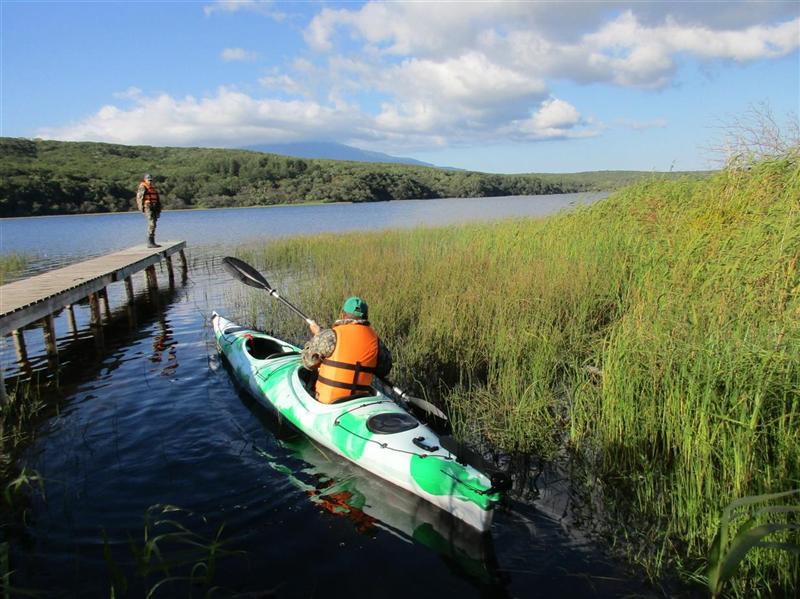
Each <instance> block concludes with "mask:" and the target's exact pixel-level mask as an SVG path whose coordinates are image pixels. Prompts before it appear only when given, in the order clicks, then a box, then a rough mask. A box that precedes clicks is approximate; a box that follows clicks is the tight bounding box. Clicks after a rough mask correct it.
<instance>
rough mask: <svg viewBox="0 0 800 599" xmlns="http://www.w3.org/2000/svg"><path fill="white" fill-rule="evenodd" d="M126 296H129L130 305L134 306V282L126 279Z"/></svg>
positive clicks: (128, 278)
mask: <svg viewBox="0 0 800 599" xmlns="http://www.w3.org/2000/svg"><path fill="white" fill-rule="evenodd" d="M125 295H127V296H128V305H133V281H132V280H131V278H130V277H125Z"/></svg>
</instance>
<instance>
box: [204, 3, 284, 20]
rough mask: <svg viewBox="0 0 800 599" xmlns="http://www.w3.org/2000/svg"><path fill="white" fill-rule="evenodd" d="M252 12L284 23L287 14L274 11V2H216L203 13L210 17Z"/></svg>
mask: <svg viewBox="0 0 800 599" xmlns="http://www.w3.org/2000/svg"><path fill="white" fill-rule="evenodd" d="M239 11H251V12H257V13H260V14H262V15H265V16H268V17H271V18H272V19H275V20H276V21H282V20H284V19H285V18H286V14H285V13H283V12H280V11H277V10H273V2H272V0H215V1H214V2H213V3H211V4H206V5H205V6H204V7H203V13H204V14H205V15H206V16H207V17H208V16H211V15H213V14H214V13H223V12H228V13H232V12H239Z"/></svg>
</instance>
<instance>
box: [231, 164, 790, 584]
mask: <svg viewBox="0 0 800 599" xmlns="http://www.w3.org/2000/svg"><path fill="white" fill-rule="evenodd" d="M798 198H800V164H798V161H797V156H796V155H789V156H786V157H784V158H779V159H771V160H764V161H762V162H760V163H758V164H755V165H753V166H751V167H749V168H729V169H727V170H724V171H722V172H721V173H719V174H717V175H715V176H714V177H713V178H710V179H707V180H702V181H697V180H689V179H682V180H669V181H668V180H657V181H649V182H645V183H641V184H637V185H634V186H632V187H630V188H627V189H625V190H623V191H621V192H619V193H617V194H615V195H613V196H612V197H610V198H609V199H607V200H605V201H602V202H599V203H597V204H595V205H593V206H590V207H582V208H578V209H576V210H574V211H571V212H568V213H564V214H561V215H558V216H555V217H552V218H548V219H543V220H524V221H514V222H503V223H495V224H482V225H467V226H454V227H448V228H441V229H418V230H414V231H390V232H381V233H371V234H365V233H357V234H350V235H338V236H334V235H323V236H315V237H302V238H293V239H288V240H282V241H277V242H274V243H271V244H270V245H268V246H266V247H265V248H258V249H252V250H251V249H246V250H245V249H243V250H242V253H243V254H244V255H245V256H244V257H246V258H248V259H250V260H253V261H254V263H255V264H257V265H258V266H259V267H261V268H263V269H265V271H267V272H269V273H270V276H271V278H272V280H274V282H275V283H279V284H278V286H279V287H280V288H282V289H283V291H284V292H285V293H287V294H291V296H292V297H293V298H296V299H297V302H298V303H299V305H301V306H303V308H304V309H305V310H306V311H307V312H308V313H310V314H313V315H314V316H315V317H316V318H317V319H318V320H320V321H324V322H327V323H328V324H330V323H331V321H332V320H333V319H334V318H335V316H336V312H337V310H338V307H339V305H340V302H341V301H342V298H344V297H346V296H348V295H351V294H358V295H361V296H363V297H364V298H366V299H367V300H368V301H369V303H370V306H371V310H370V313H371V319H372V321H373V324H374V325H375V326H376V328H377V330H378V331H379V333H380V334H381V335H382V337H383V338H384V339H385V341H386V342H387V344H388V345H389V346H390V347H391V348H392V350H393V353H394V358H395V371H394V373H393V378H395V379H397V380H398V382H400V383H402V384H403V385H406V386H409V387H410V388H412V389H413V390H414V391H416V392H423V391H427V392H431V393H432V394H433V397H432V399H434V400H435V401H438V402H440V403H442V404H444V405H446V406H447V407H448V409H449V412H450V414H451V415H452V416H453V419H454V421H455V422H456V424H457V425H458V426H459V427H460V429H461V430H460V432H461V434H462V435H467V436H472V437H473V439H477V438H480V439H481V440H484V441H489V442H491V443H492V444H494V445H495V446H497V447H502V448H505V449H508V450H515V451H530V452H535V453H536V454H538V455H540V456H544V457H548V456H554V455H555V454H556V452H557V451H559V450H560V449H561V448H563V447H567V448H568V449H569V450H571V452H572V453H573V455H575V456H578V457H579V459H583V460H587V461H589V462H590V463H591V464H593V468H594V469H595V471H596V473H597V475H598V476H599V478H600V480H601V481H603V491H604V497H605V498H606V500H607V501H608V504H609V506H610V509H611V512H612V513H615V514H617V517H618V521H619V530H620V535H621V537H623V538H625V539H627V540H628V543H629V550H630V552H631V555H632V556H633V557H634V558H635V559H636V560H637V561H640V562H642V563H644V564H645V565H646V566H647V567H648V569H649V570H650V571H651V573H652V574H653V575H654V576H658V575H659V574H660V573H661V572H662V571H663V568H664V567H668V568H677V569H678V570H680V571H682V572H684V574H685V575H686V576H687V577H690V578H695V579H696V578H698V577H703V574H702V573H704V572H705V571H706V570H705V555H706V551H707V549H708V547H709V545H710V544H711V540H712V538H713V537H714V535H715V533H716V532H717V528H718V524H719V517H720V513H721V511H722V509H723V508H724V506H726V505H728V504H729V503H730V502H731V501H732V500H733V499H736V498H738V497H743V496H746V495H758V494H763V493H775V492H779V491H786V490H789V489H793V488H798V487H800V264H798V262H799V261H800V202H798ZM282 274H285V275H286V276H285V277H284V280H283V282H282V283H280V281H281V276H282ZM253 300H254V304H253V306H252V318H253V320H254V321H256V320H259V324H263V325H266V326H267V327H268V328H272V329H274V330H278V331H281V330H282V331H283V332H284V333H287V334H294V335H295V338H297V337H300V336H301V335H304V332H303V331H302V329H301V326H302V323H301V322H300V321H299V319H298V320H297V321H295V319H286V318H285V314H284V313H282V312H279V310H281V308H279V307H277V306H275V305H274V304H271V303H270V300H269V298H268V297H266V296H265V295H262V296H256V295H254V296H253ZM264 315H266V317H267V321H266V322H264V321H263V320H261V319H263V318H264ZM288 324H291V327H292V328H291V329H290V330H287V329H286V325H288ZM295 327H296V328H295ZM414 387H416V388H414ZM773 516H774V517H776V518H778V519H782V520H781V521H783V522H790V521H792V519H793V518H796V514H795V513H794V512H792V511H791V510H784V511H780V510H778V511H776V512H775V513H774V514H773ZM781 535H783V536H781ZM791 535H796V531H792V530H789V529H786V530H783V531H782V532H780V533H779V534H776V535H775V538H774V539H773V540H774V542H776V543H780V542H788V541H789V540H791V539H790V537H791ZM795 538H796V536H795ZM634 539H648V540H649V541H648V542H647V543H642V544H641V546H640V544H639V543H637V542H635V541H634ZM799 584H800V565H798V560H797V558H796V557H795V556H794V555H793V554H792V553H790V552H785V551H774V550H768V549H766V548H758V547H756V548H754V549H753V550H752V551H750V552H749V553H747V557H746V559H744V561H743V562H742V564H741V567H740V569H739V572H738V574H737V576H736V577H735V578H734V579H732V580H730V581H728V583H727V589H728V590H729V592H731V593H732V594H734V595H737V596H780V595H787V596H788V595H791V594H792V593H793V592H794V590H796V588H797V587H798V585H799Z"/></svg>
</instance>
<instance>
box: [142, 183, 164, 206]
mask: <svg viewBox="0 0 800 599" xmlns="http://www.w3.org/2000/svg"><path fill="white" fill-rule="evenodd" d="M141 184H142V185H144V198H142V206H147V205H148V204H153V205H154V206H155V207H156V208H160V207H161V202H160V201H159V199H158V192H157V191H156V186H155V185H153V184H152V183H150V184H149V185H148V184H147V181H142V183H141Z"/></svg>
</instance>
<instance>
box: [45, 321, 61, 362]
mask: <svg viewBox="0 0 800 599" xmlns="http://www.w3.org/2000/svg"><path fill="white" fill-rule="evenodd" d="M42 332H43V333H44V348H45V349H46V350H47V355H48V356H50V357H51V358H53V357H55V356H57V355H58V346H57V344H56V329H55V326H53V315H52V314H48V315H47V316H45V317H44V318H43V319H42Z"/></svg>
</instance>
